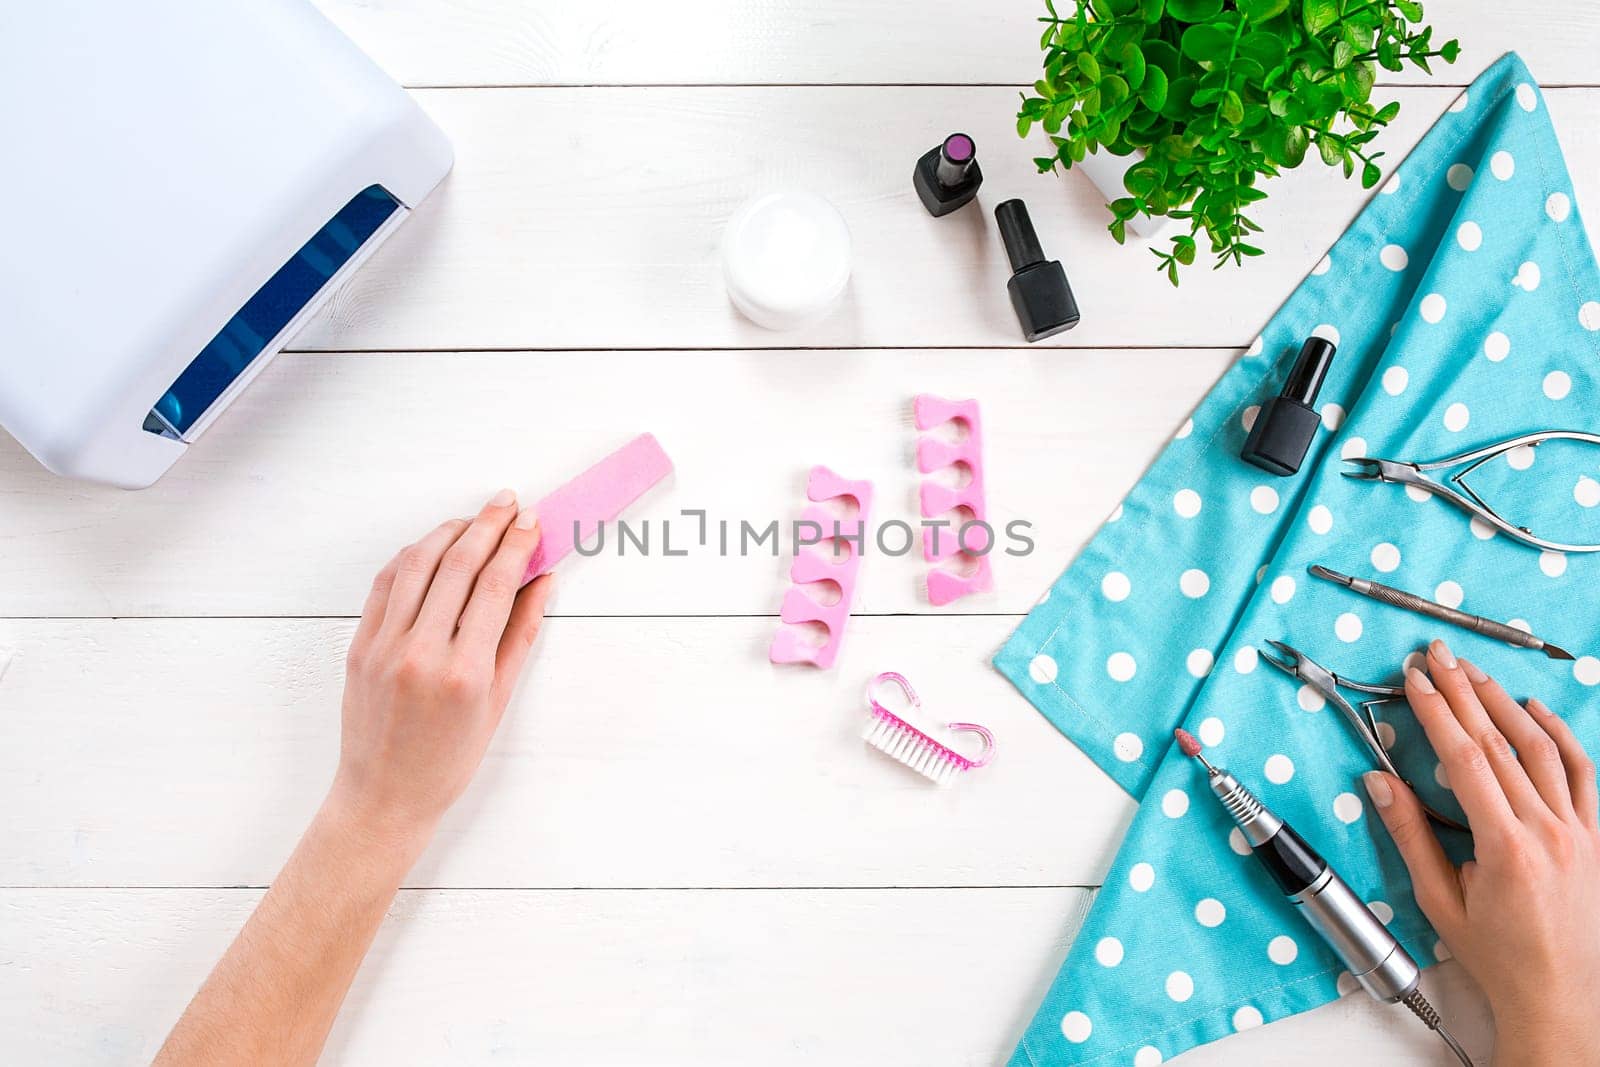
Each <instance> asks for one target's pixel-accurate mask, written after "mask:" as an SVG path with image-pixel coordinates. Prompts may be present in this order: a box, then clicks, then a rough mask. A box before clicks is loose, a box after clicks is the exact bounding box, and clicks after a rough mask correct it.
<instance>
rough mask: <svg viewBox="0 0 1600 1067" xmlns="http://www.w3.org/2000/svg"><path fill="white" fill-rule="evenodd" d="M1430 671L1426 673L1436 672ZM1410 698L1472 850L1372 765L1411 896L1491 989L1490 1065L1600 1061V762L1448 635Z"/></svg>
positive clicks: (1414, 680)
mask: <svg viewBox="0 0 1600 1067" xmlns="http://www.w3.org/2000/svg"><path fill="white" fill-rule="evenodd" d="M1430 676H1431V678H1430ZM1406 698H1407V699H1408V700H1409V701H1410V702H1411V707H1412V709H1413V710H1414V711H1415V712H1416V715H1417V720H1418V721H1419V722H1420V723H1421V724H1422V726H1423V728H1424V729H1425V730H1426V731H1427V734H1428V740H1429V741H1430V742H1432V744H1433V748H1434V751H1435V752H1436V753H1438V755H1439V759H1440V761H1441V762H1442V763H1443V764H1444V768H1445V773H1446V774H1447V775H1448V776H1449V781H1450V786H1451V788H1452V789H1453V790H1454V791H1455V794H1456V798H1457V799H1458V800H1459V801H1460V802H1461V808H1462V810H1463V811H1465V812H1466V815H1467V821H1468V822H1469V824H1470V825H1471V827H1472V840H1473V846H1474V850H1475V854H1476V858H1475V859H1474V860H1472V861H1471V862H1469V863H1467V864H1465V865H1464V866H1462V867H1461V868H1460V869H1457V868H1456V867H1455V866H1453V865H1452V864H1451V863H1450V861H1449V860H1448V859H1447V858H1446V857H1445V854H1444V850H1443V849H1442V848H1441V847H1440V845H1439V840H1438V838H1437V837H1435V836H1434V833H1433V829H1432V827H1430V826H1429V825H1428V820H1427V817H1426V816H1425V815H1424V814H1423V812H1422V808H1421V805H1420V804H1419V803H1418V801H1417V798H1416V796H1415V794H1413V793H1412V792H1411V790H1409V789H1408V788H1406V786H1405V785H1404V784H1402V783H1401V782H1400V781H1399V780H1398V779H1396V778H1394V777H1393V776H1392V775H1388V774H1385V773H1383V772H1381V771H1373V772H1371V773H1369V774H1367V775H1366V776H1365V783H1366V786H1367V791H1368V793H1369V794H1370V795H1371V796H1372V800H1373V803H1374V804H1375V805H1376V807H1377V809H1378V813H1379V816H1380V817H1381V818H1382V819H1383V822H1384V825H1385V826H1387V827H1388V829H1389V832H1390V834H1392V835H1393V836H1394V840H1395V844H1396V845H1398V846H1399V849H1400V853H1401V855H1402V856H1403V857H1404V858H1405V862H1406V866H1407V867H1408V868H1409V869H1410V871H1411V880H1412V884H1413V888H1414V889H1415V892H1416V897H1417V903H1418V904H1419V905H1420V906H1421V908H1422V910H1423V912H1424V913H1425V914H1426V915H1427V916H1428V919H1429V921H1430V922H1432V923H1433V925H1434V928H1435V929H1436V930H1438V931H1439V934H1440V936H1441V937H1443V939H1444V942H1445V944H1446V945H1448V946H1449V948H1450V950H1451V952H1452V953H1453V954H1454V955H1455V957H1456V959H1458V960H1460V961H1461V964H1462V966H1463V967H1465V968H1466V969H1467V971H1468V972H1469V973H1470V974H1471V975H1472V976H1473V977H1474V978H1475V979H1477V981H1478V983H1479V985H1481V986H1482V987H1483V990H1484V992H1485V994H1487V996H1488V998H1489V1004H1490V1007H1491V1008H1492V1009H1493V1012H1494V1018H1495V1027H1496V1032H1497V1036H1496V1048H1495V1063H1496V1065H1498V1067H1508V1065H1513V1064H1515V1065H1539V1067H1546V1065H1557V1064H1560V1065H1567V1064H1580V1063H1583V1064H1600V1013H1596V1012H1595V1010H1594V1002H1595V997H1596V996H1597V995H1600V828H1597V826H1600V824H1597V818H1600V816H1597V814H1596V788H1595V767H1594V763H1593V762H1591V760H1590V758H1589V756H1588V755H1587V754H1586V753H1585V752H1584V750H1583V746H1582V745H1580V744H1579V743H1578V740H1577V738H1576V737H1574V736H1573V733H1572V731H1571V729H1569V728H1568V727H1567V724H1566V723H1564V722H1562V721H1561V720H1560V719H1559V718H1557V717H1556V716H1555V715H1554V714H1552V713H1551V711H1550V709H1549V708H1547V707H1545V706H1544V705H1543V704H1541V703H1540V702H1539V701H1537V700H1530V701H1528V703H1527V704H1526V705H1522V704H1519V703H1517V702H1516V701H1515V700H1513V699H1512V698H1511V697H1509V696H1507V695H1506V692H1505V690H1504V689H1502V688H1500V686H1499V685H1498V684H1497V683H1496V682H1495V681H1494V680H1493V679H1491V678H1489V677H1488V676H1487V675H1486V674H1484V673H1483V671H1481V670H1479V669H1478V668H1477V667H1475V666H1474V665H1473V664H1471V663H1468V662H1467V661H1466V660H1459V661H1458V660H1457V659H1456V658H1455V656H1453V655H1452V654H1451V652H1450V649H1449V648H1447V647H1446V646H1445V644H1444V642H1443V641H1435V642H1434V643H1433V644H1432V645H1431V646H1429V649H1428V673H1427V674H1424V673H1423V672H1422V671H1420V670H1417V669H1415V668H1413V669H1411V670H1409V671H1407V672H1406Z"/></svg>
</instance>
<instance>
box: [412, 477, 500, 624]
mask: <svg viewBox="0 0 1600 1067" xmlns="http://www.w3.org/2000/svg"><path fill="white" fill-rule="evenodd" d="M516 504H517V495H516V494H515V493H513V492H512V491H511V490H509V489H502V490H500V492H498V493H496V494H495V495H494V496H493V497H492V498H490V500H489V502H488V503H487V504H485V505H484V506H483V508H482V509H481V510H480V511H479V512H478V515H477V517H476V518H474V519H473V520H472V525H470V526H468V527H467V529H466V531H465V532H464V533H462V534H461V536H460V537H459V538H457V539H456V542H455V543H454V544H452V545H451V546H450V548H449V550H448V551H446V552H445V553H444V555H443V557H442V558H441V559H440V560H439V567H438V573H437V574H436V575H435V577H434V579H433V585H432V587H431V588H430V589H429V590H428V595H427V598H426V600H424V601H423V604H422V610H421V613H420V614H419V615H418V617H417V623H418V625H419V626H420V627H422V628H424V629H425V630H426V631H428V632H429V633H430V634H431V635H432V636H433V637H435V638H437V639H439V640H444V641H448V640H450V639H451V638H453V637H454V636H455V632H456V624H457V623H458V622H459V621H460V620H461V613H462V612H463V611H464V610H466V607H467V601H468V600H469V599H470V598H471V596H472V591H473V589H474V588H475V587H476V586H477V584H478V578H479V575H480V574H481V573H482V571H483V569H484V567H485V566H487V565H488V563H489V561H490V560H491V559H492V558H493V557H494V554H495V553H496V552H497V551H498V550H499V548H500V542H501V539H502V538H504V536H505V533H506V528H507V527H509V526H510V525H511V522H512V520H513V519H515V518H516V515H517V508H516Z"/></svg>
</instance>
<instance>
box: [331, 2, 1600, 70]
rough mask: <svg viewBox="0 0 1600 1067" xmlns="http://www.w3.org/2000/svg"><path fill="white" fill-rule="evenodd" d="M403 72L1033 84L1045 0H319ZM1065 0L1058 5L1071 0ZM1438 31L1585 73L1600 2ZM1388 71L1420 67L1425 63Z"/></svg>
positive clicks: (1472, 5)
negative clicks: (668, 0) (978, 0)
mask: <svg viewBox="0 0 1600 1067" xmlns="http://www.w3.org/2000/svg"><path fill="white" fill-rule="evenodd" d="M317 4H318V6H319V7H321V8H322V10H323V11H324V12H326V13H327V15H328V16H329V17H330V18H331V19H333V21H334V22H336V23H337V24H338V25H339V26H341V27H342V28H343V29H344V31H345V32H346V33H348V34H349V35H350V36H351V37H352V38H353V39H354V40H355V41H356V42H357V43H358V44H360V45H361V46H362V47H363V48H364V49H366V50H367V51H368V52H369V53H370V54H371V55H372V56H373V58H375V59H376V60H378V62H379V63H380V64H382V65H383V66H384V67H385V68H386V69H387V70H388V71H389V72H390V73H391V74H393V75H394V76H395V77H396V78H399V79H400V80H401V81H403V82H405V83H406V84H408V85H592V84H596V83H601V84H616V85H652V84H704V83H718V84H778V83H794V82H811V83H820V82H849V83H859V84H895V83H911V84H928V83H944V84H973V83H983V84H998V85H1027V84H1031V83H1032V82H1033V80H1034V78H1035V77H1037V76H1038V66H1039V59H1038V56H1039V50H1038V40H1039V33H1040V30H1041V29H1042V27H1041V26H1040V25H1039V23H1038V21H1037V19H1038V17H1039V16H1040V15H1042V14H1043V13H1044V3H1043V0H1039V2H1037V3H1035V2H1033V0H1009V2H1007V3H1003V4H974V3H972V2H970V0H859V2H854V3H852V2H849V0H762V2H759V3H751V2H749V0H695V2H692V3H678V4H660V3H654V2H652V0H613V2H611V3H607V4H594V3H585V2H583V0H549V2H545V3H538V4H530V3H525V2H521V0H317ZM1067 6H1068V5H1058V7H1059V8H1061V9H1062V10H1065V9H1066V7H1067ZM1427 11H1428V20H1429V21H1430V22H1431V23H1432V24H1433V25H1434V27H1435V28H1436V30H1437V34H1436V38H1437V39H1438V40H1441V41H1442V40H1445V39H1446V38H1449V37H1451V36H1455V37H1459V38H1460V39H1461V41H1462V46H1463V48H1464V51H1463V53H1462V58H1461V59H1460V60H1459V61H1458V62H1457V63H1456V65H1455V66H1453V67H1452V66H1449V65H1446V64H1442V63H1441V64H1438V65H1437V66H1438V69H1437V70H1436V72H1435V78H1434V81H1436V82H1438V83H1445V84H1465V83H1466V82H1467V81H1468V80H1470V79H1471V77H1472V76H1473V75H1474V74H1476V73H1477V72H1478V71H1479V70H1480V69H1482V68H1483V67H1484V66H1486V65H1488V64H1489V63H1491V62H1493V61H1494V60H1495V58H1496V57H1498V56H1499V55H1500V53H1501V52H1502V51H1503V50H1505V49H1506V48H1510V47H1515V48H1516V49H1518V50H1519V51H1520V52H1521V53H1522V55H1523V58H1525V59H1526V60H1527V61H1528V63H1529V64H1530V66H1531V67H1532V69H1533V71H1534V73H1535V74H1537V75H1538V76H1539V77H1540V78H1541V79H1544V80H1545V81H1546V82H1547V83H1549V84H1557V85H1568V84H1574V83H1586V84H1592V83H1593V82H1594V80H1595V78H1594V73H1595V72H1594V56H1593V51H1592V49H1591V47H1590V45H1591V43H1592V42H1593V41H1594V40H1595V39H1596V37H1597V36H1600V9H1597V8H1596V6H1595V5H1593V4H1559V5H1557V4H1549V3H1546V2H1544V0H1501V2H1492V0H1449V2H1444V0H1436V2H1435V3H1433V4H1430V5H1428V9H1427ZM1383 75H1384V77H1385V78H1386V79H1393V80H1395V81H1402V82H1418V81H1426V80H1428V79H1427V76H1426V75H1424V74H1422V73H1421V72H1415V73H1413V72H1410V71H1407V72H1406V73H1405V74H1401V75H1391V74H1389V73H1388V72H1387V71H1385V72H1383Z"/></svg>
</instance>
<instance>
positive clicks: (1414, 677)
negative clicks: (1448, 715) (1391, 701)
mask: <svg viewBox="0 0 1600 1067" xmlns="http://www.w3.org/2000/svg"><path fill="white" fill-rule="evenodd" d="M1406 681H1408V682H1410V683H1411V684H1412V685H1413V686H1415V687H1416V688H1417V691H1418V692H1421V693H1433V692H1436V691H1437V690H1435V689H1434V688H1433V683H1432V682H1430V681H1429V680H1428V676H1427V675H1426V674H1423V673H1422V672H1421V671H1419V670H1417V668H1415V667H1411V668H1409V669H1407V671H1406Z"/></svg>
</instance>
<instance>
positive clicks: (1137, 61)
mask: <svg viewBox="0 0 1600 1067" xmlns="http://www.w3.org/2000/svg"><path fill="white" fill-rule="evenodd" d="M1119 55H1120V57H1121V59H1122V76H1123V78H1125V79H1127V82H1128V88H1130V89H1137V88H1139V86H1141V85H1143V84H1144V78H1145V70H1146V66H1145V61H1144V53H1143V52H1141V51H1139V46H1138V45H1134V44H1130V45H1127V46H1126V47H1124V48H1123V49H1122V51H1121V52H1120V53H1119Z"/></svg>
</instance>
